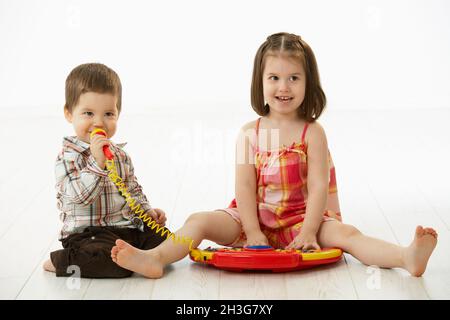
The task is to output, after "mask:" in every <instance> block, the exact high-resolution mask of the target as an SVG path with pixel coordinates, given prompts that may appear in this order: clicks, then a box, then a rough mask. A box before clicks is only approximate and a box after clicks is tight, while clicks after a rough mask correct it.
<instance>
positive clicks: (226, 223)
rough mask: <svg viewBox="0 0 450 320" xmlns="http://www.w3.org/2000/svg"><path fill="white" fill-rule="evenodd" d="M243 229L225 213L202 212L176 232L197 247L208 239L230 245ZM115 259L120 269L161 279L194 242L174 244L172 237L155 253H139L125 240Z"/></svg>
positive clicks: (115, 252)
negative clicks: (165, 270) (165, 269)
mask: <svg viewBox="0 0 450 320" xmlns="http://www.w3.org/2000/svg"><path fill="white" fill-rule="evenodd" d="M240 233H241V226H240V224H239V223H238V222H236V221H235V220H234V219H233V218H232V217H231V216H230V215H229V214H228V213H225V212H223V211H213V212H201V213H195V214H193V215H191V216H190V217H189V218H188V219H187V220H186V222H185V223H184V225H183V227H181V229H179V230H178V231H177V232H175V235H176V236H177V237H178V238H182V237H185V238H190V239H192V240H193V243H192V248H196V247H197V246H198V245H199V244H200V242H201V241H202V240H204V239H207V240H211V241H214V242H216V243H218V244H222V245H226V244H229V243H232V242H233V241H234V240H236V239H237V238H238V237H239V235H240ZM116 244H117V245H116V246H115V247H114V248H113V249H112V250H111V257H112V259H113V260H114V262H116V263H117V264H119V265H120V266H122V267H124V268H126V269H129V270H132V271H134V272H137V273H140V274H142V275H144V276H146V277H148V278H159V277H161V276H162V274H163V269H164V266H166V265H167V264H170V263H173V262H175V261H178V260H180V259H182V258H184V257H185V256H186V255H187V254H188V253H189V249H190V243H189V242H185V243H180V242H177V243H176V242H174V241H172V239H171V238H168V239H167V240H165V241H164V242H163V243H162V244H161V245H159V246H158V247H156V248H155V249H151V250H147V251H146V250H139V249H137V248H134V247H132V246H130V245H129V244H127V243H126V242H124V241H121V240H118V241H116Z"/></svg>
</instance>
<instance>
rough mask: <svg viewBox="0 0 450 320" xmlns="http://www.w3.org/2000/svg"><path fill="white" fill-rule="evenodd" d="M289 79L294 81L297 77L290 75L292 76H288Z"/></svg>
mask: <svg viewBox="0 0 450 320" xmlns="http://www.w3.org/2000/svg"><path fill="white" fill-rule="evenodd" d="M289 80H290V81H296V80H298V77H297V76H292V77H290V78H289Z"/></svg>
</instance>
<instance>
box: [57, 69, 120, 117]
mask: <svg viewBox="0 0 450 320" xmlns="http://www.w3.org/2000/svg"><path fill="white" fill-rule="evenodd" d="M86 92H97V93H110V94H112V95H115V96H116V97H117V110H118V112H119V113H120V110H121V107H122V84H121V83H120V78H119V76H118V75H117V73H116V72H115V71H114V70H112V69H111V68H108V67H107V66H105V65H104V64H101V63H85V64H82V65H79V66H78V67H76V68H75V69H73V70H72V71H71V72H70V74H69V75H68V76H67V79H66V103H65V105H64V109H66V110H67V111H69V112H70V113H72V110H73V108H74V107H75V106H76V105H77V103H78V99H79V98H80V96H81V95H82V94H83V93H86Z"/></svg>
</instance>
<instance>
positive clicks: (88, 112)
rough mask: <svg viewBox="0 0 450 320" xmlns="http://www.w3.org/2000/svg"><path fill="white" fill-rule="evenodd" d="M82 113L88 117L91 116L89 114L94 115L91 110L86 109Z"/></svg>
mask: <svg viewBox="0 0 450 320" xmlns="http://www.w3.org/2000/svg"><path fill="white" fill-rule="evenodd" d="M83 114H85V115H87V116H88V117H91V116H93V115H94V113H93V112H91V111H86V112H84V113H83Z"/></svg>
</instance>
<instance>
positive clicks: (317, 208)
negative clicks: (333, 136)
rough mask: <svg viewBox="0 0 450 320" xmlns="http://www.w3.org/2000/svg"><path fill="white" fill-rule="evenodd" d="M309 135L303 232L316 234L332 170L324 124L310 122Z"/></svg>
mask: <svg viewBox="0 0 450 320" xmlns="http://www.w3.org/2000/svg"><path fill="white" fill-rule="evenodd" d="M308 136H309V137H308V144H307V145H308V180H307V188H308V202H307V205H306V215H305V220H304V222H303V226H302V233H304V234H306V235H314V236H315V235H316V234H317V232H318V231H319V227H320V224H321V222H322V219H323V213H324V211H325V209H326V204H327V196H328V185H329V174H330V170H329V166H328V143H327V138H326V135H325V131H324V130H323V128H322V126H321V125H320V124H319V123H318V122H314V123H312V124H310V126H309V130H308Z"/></svg>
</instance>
